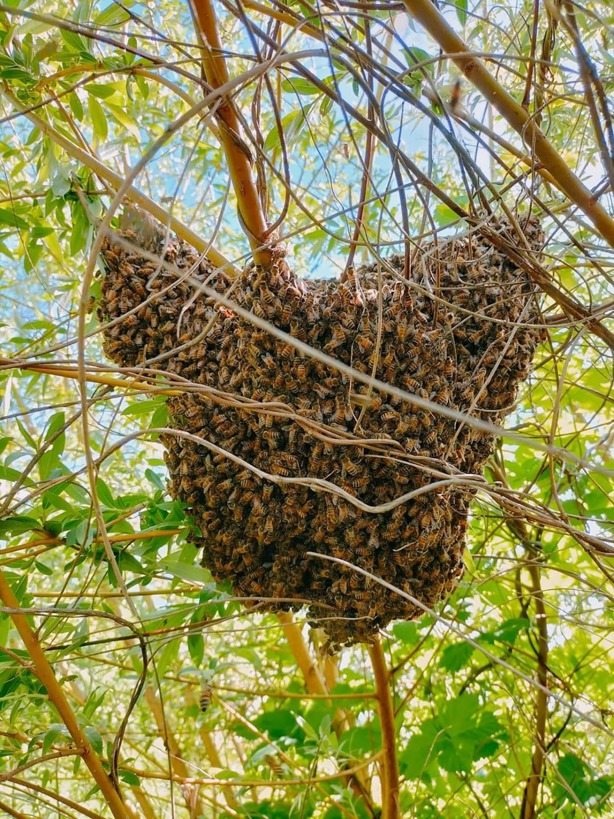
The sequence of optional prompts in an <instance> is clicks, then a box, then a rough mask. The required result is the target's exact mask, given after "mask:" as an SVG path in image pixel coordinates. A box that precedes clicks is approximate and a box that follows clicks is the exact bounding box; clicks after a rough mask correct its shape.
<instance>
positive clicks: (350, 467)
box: [341, 458, 361, 476]
mask: <svg viewBox="0 0 614 819" xmlns="http://www.w3.org/2000/svg"><path fill="white" fill-rule="evenodd" d="M341 465H342V466H343V468H344V469H345V471H346V472H347V473H348V475H352V476H354V475H358V473H359V472H360V470H361V466H360V464H357V463H354V461H351V460H350V459H349V458H342V459H341Z"/></svg>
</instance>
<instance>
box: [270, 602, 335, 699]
mask: <svg viewBox="0 0 614 819" xmlns="http://www.w3.org/2000/svg"><path fill="white" fill-rule="evenodd" d="M277 618H278V620H279V622H280V623H281V625H282V628H283V630H284V634H285V636H286V640H287V641H288V645H289V646H290V651H291V652H292V654H293V655H294V659H295V660H296V664H297V665H298V667H299V669H300V671H301V674H302V675H303V679H304V680H305V688H306V689H307V691H308V692H309V693H310V694H328V690H327V687H326V682H325V681H324V677H323V676H322V675H321V674H320V671H319V669H318V667H317V665H316V664H315V662H314V661H313V658H312V657H311V655H310V653H309V650H308V648H307V645H306V643H305V640H304V639H303V634H302V632H301V630H300V628H299V627H298V626H297V625H296V623H295V622H294V619H293V617H292V615H291V614H290V613H289V612H286V611H280V612H279V614H278V615H277Z"/></svg>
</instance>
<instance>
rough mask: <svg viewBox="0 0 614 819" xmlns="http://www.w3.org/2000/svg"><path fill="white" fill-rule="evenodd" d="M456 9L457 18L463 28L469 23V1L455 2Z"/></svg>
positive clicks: (459, 0) (455, 0) (458, 0)
mask: <svg viewBox="0 0 614 819" xmlns="http://www.w3.org/2000/svg"><path fill="white" fill-rule="evenodd" d="M454 5H455V7H456V16H457V17H458V21H459V23H460V24H461V26H464V25H465V23H466V22H467V0H454Z"/></svg>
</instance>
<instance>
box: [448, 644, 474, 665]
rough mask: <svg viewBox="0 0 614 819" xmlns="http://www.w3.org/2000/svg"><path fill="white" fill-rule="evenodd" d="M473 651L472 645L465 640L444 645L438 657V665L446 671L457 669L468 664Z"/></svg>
mask: <svg viewBox="0 0 614 819" xmlns="http://www.w3.org/2000/svg"><path fill="white" fill-rule="evenodd" d="M474 651H475V649H474V647H473V646H472V645H471V644H470V643H466V642H462V643H455V644H454V645H451V646H446V648H444V650H443V651H442V653H441V657H440V658H439V665H440V666H441V667H442V668H445V669H446V670H447V671H458V670H459V669H461V668H464V666H466V665H467V664H468V662H469V660H470V659H471V657H472V655H473V652H474Z"/></svg>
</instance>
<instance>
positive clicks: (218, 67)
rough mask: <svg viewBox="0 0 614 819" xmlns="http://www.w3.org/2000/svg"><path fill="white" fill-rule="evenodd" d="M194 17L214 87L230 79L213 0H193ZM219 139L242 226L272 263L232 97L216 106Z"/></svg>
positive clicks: (260, 260)
mask: <svg viewBox="0 0 614 819" xmlns="http://www.w3.org/2000/svg"><path fill="white" fill-rule="evenodd" d="M191 5H192V10H193V13H194V18H195V20H196V22H197V25H198V33H199V34H200V36H201V45H202V61H203V69H204V72H205V77H206V78H207V82H208V83H209V85H210V86H211V87H212V88H219V87H220V86H222V85H224V84H225V83H227V82H228V81H229V79H230V77H229V74H228V69H227V68H226V61H225V59H224V54H223V50H222V44H221V41H220V37H219V33H218V29H217V20H216V18H215V11H214V9H213V3H212V1H211V0H191ZM217 115H218V121H219V124H220V139H221V142H222V146H223V148H224V153H225V155H226V161H227V163H228V170H229V172H230V178H231V179H232V184H233V187H234V190H235V194H236V197H237V203H238V208H239V217H240V221H241V224H242V227H243V229H244V231H245V233H246V235H247V238H248V239H249V242H250V245H251V248H252V250H253V252H254V261H255V262H256V264H261V265H265V266H266V265H269V264H270V262H271V251H270V250H269V248H268V247H266V246H265V245H266V241H267V223H266V219H265V216H264V213H263V211H262V205H261V201H260V197H259V195H258V188H257V185H256V182H255V180H254V177H253V175H252V168H251V165H252V157H251V153H250V150H249V148H248V147H247V145H246V144H245V142H244V141H243V140H242V138H241V136H240V131H241V126H240V124H239V118H238V117H237V114H236V111H235V109H234V106H233V104H232V102H231V100H230V99H226V100H224V101H223V102H222V104H221V105H220V106H219V107H218V109H217Z"/></svg>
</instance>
